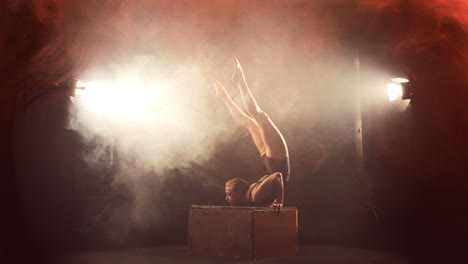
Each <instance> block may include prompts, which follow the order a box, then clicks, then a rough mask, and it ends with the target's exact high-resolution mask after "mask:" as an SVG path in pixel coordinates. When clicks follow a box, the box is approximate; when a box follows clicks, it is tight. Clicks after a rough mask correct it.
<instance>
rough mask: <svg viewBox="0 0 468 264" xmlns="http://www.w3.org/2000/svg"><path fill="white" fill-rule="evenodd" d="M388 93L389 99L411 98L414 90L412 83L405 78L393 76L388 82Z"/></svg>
mask: <svg viewBox="0 0 468 264" xmlns="http://www.w3.org/2000/svg"><path fill="white" fill-rule="evenodd" d="M387 95H388V100H389V101H396V100H406V99H411V97H412V95H413V92H412V89H411V83H410V81H409V80H408V79H405V78H393V79H391V82H389V83H388V84H387Z"/></svg>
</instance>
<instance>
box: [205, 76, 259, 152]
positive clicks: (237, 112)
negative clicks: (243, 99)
mask: <svg viewBox="0 0 468 264" xmlns="http://www.w3.org/2000/svg"><path fill="white" fill-rule="evenodd" d="M213 86H214V88H215V91H216V97H218V98H221V100H223V102H224V104H226V106H227V108H228V109H229V112H230V113H231V115H232V116H233V117H234V119H235V120H237V121H238V122H239V123H241V124H242V125H244V126H245V127H247V129H248V130H249V132H250V135H251V136H252V139H253V141H254V144H255V146H256V147H257V150H258V151H259V152H260V155H262V154H263V153H265V152H266V148H265V144H264V143H263V139H262V135H261V132H260V128H259V125H258V124H257V121H255V120H254V119H253V118H252V117H250V116H248V115H247V114H246V113H245V112H244V111H242V109H240V107H239V106H238V105H237V104H236V103H235V102H234V101H233V100H232V98H231V96H230V95H229V93H228V92H227V91H226V89H225V88H224V86H223V85H222V84H221V83H220V82H218V81H216V82H215V83H214V84H213Z"/></svg>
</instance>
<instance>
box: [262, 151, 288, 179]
mask: <svg viewBox="0 0 468 264" xmlns="http://www.w3.org/2000/svg"><path fill="white" fill-rule="evenodd" d="M262 159H263V164H264V168H265V173H266V174H273V173H275V172H281V174H282V175H283V183H284V184H286V183H287V182H288V181H289V174H290V166H289V156H288V157H284V158H280V159H273V158H269V157H267V156H266V154H263V155H262Z"/></svg>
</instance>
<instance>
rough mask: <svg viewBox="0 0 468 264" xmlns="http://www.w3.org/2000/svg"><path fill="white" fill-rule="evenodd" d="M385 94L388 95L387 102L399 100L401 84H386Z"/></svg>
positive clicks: (401, 91)
mask: <svg viewBox="0 0 468 264" xmlns="http://www.w3.org/2000/svg"><path fill="white" fill-rule="evenodd" d="M387 93H388V100H389V101H395V100H399V99H401V98H402V96H403V89H402V88H401V84H400V83H388V84H387Z"/></svg>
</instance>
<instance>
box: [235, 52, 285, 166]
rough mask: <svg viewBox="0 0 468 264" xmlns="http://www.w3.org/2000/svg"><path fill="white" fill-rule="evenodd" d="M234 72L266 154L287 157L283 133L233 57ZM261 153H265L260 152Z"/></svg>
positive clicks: (272, 156) (271, 156) (245, 105)
mask: <svg viewBox="0 0 468 264" xmlns="http://www.w3.org/2000/svg"><path fill="white" fill-rule="evenodd" d="M233 60H234V65H235V69H234V73H233V74H232V80H233V82H234V83H236V85H237V86H238V88H239V90H240V93H241V95H242V100H243V102H244V107H245V109H246V111H247V113H248V114H249V116H250V117H251V118H253V119H254V120H255V121H257V124H258V127H259V130H260V135H261V136H262V139H263V143H264V145H265V150H266V156H267V157H269V158H284V157H287V156H288V155H289V154H288V147H287V145H286V141H285V140H284V137H283V135H282V134H281V132H280V131H279V129H278V128H277V127H276V125H275V124H274V123H273V121H272V120H271V119H270V117H269V116H268V115H267V114H266V113H265V112H263V111H262V109H261V108H260V106H259V105H258V103H257V101H256V100H255V98H254V96H253V95H252V93H251V91H250V89H249V86H248V85H247V81H246V80H245V76H244V72H243V70H242V66H241V65H240V63H239V60H238V59H237V58H236V57H233ZM260 154H261V155H262V154H263V153H260Z"/></svg>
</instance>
